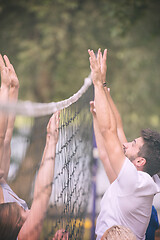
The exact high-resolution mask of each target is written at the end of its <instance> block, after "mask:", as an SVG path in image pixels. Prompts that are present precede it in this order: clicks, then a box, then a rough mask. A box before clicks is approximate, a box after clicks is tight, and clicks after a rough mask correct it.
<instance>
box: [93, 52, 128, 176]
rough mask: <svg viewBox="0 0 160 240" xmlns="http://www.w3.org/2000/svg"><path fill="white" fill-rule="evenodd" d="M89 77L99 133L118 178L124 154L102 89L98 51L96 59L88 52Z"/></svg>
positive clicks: (114, 120) (105, 53)
mask: <svg viewBox="0 0 160 240" xmlns="http://www.w3.org/2000/svg"><path fill="white" fill-rule="evenodd" d="M89 55H90V67H91V75H92V80H93V84H94V89H95V108H96V113H97V120H98V126H99V129H100V132H101V134H102V136H103V138H104V144H105V147H106V151H107V153H108V157H109V160H110V164H111V166H112V168H113V171H114V172H115V174H116V177H117V176H118V174H119V172H120V170H121V167H122V165H123V163H124V159H125V156H124V153H123V150H122V147H121V143H120V141H119V138H118V135H117V123H116V118H115V115H114V112H113V110H112V108H111V106H110V103H109V100H108V94H106V92H105V90H104V88H103V79H102V72H101V56H100V55H101V51H100V49H99V50H98V55H97V58H96V57H95V54H94V52H93V51H90V50H89ZM106 57H107V50H105V51H104V54H103V60H104V61H106Z"/></svg>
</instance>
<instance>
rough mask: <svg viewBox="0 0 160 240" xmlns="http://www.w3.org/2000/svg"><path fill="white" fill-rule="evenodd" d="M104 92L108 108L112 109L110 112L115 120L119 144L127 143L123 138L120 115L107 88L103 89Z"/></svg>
mask: <svg viewBox="0 0 160 240" xmlns="http://www.w3.org/2000/svg"><path fill="white" fill-rule="evenodd" d="M105 92H106V94H107V96H108V101H109V103H110V106H111V108H112V111H113V113H114V116H115V119H116V124H117V133H118V137H119V139H120V142H121V143H125V142H127V139H126V136H125V133H124V130H123V124H122V119H121V116H120V113H119V111H118V109H117V107H116V105H115V103H114V101H113V99H112V97H111V95H110V92H109V91H108V89H107V87H105Z"/></svg>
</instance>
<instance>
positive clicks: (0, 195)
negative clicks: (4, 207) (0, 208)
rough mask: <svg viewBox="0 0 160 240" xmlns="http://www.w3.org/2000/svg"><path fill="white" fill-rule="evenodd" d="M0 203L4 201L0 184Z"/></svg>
mask: <svg viewBox="0 0 160 240" xmlns="http://www.w3.org/2000/svg"><path fill="white" fill-rule="evenodd" d="M0 203H4V197H3V189H2V187H1V185H0Z"/></svg>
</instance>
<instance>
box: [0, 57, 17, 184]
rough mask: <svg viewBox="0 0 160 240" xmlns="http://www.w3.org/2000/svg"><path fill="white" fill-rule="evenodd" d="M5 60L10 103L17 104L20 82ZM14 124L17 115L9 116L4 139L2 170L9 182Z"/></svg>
mask: <svg viewBox="0 0 160 240" xmlns="http://www.w3.org/2000/svg"><path fill="white" fill-rule="evenodd" d="M4 59H5V62H6V66H7V67H8V69H9V76H10V90H9V101H10V102H16V101H17V99H18V91H19V81H18V78H17V75H16V73H15V70H14V68H13V66H12V64H11V63H10V61H9V59H8V57H7V56H4ZM14 122H15V115H14V114H10V115H9V116H8V125H7V130H6V135H5V139H4V151H3V156H2V164H1V168H2V169H3V171H4V179H5V180H7V177H8V172H9V167H10V158H11V139H12V134H13V128H14Z"/></svg>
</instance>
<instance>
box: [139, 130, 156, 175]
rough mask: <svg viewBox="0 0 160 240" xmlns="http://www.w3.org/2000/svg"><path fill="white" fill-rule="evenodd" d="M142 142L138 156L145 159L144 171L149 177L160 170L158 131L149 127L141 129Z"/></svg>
mask: <svg viewBox="0 0 160 240" xmlns="http://www.w3.org/2000/svg"><path fill="white" fill-rule="evenodd" d="M141 136H142V138H143V141H144V144H143V146H142V147H141V149H140V151H139V153H138V156H140V157H143V158H145V159H146V164H145V166H144V169H143V170H144V171H145V172H147V173H148V174H149V175H150V176H151V177H152V176H153V175H154V174H157V173H158V172H159V171H160V133H158V132H156V131H154V130H151V129H149V128H147V129H143V130H142V131H141Z"/></svg>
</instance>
